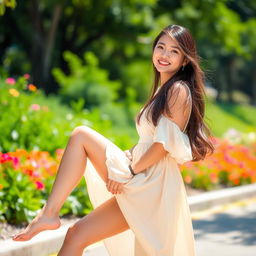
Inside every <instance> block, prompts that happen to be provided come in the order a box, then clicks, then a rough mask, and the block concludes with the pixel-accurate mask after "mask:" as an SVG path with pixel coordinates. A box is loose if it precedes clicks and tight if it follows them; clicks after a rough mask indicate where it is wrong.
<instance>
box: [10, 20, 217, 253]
mask: <svg viewBox="0 0 256 256" xmlns="http://www.w3.org/2000/svg"><path fill="white" fill-rule="evenodd" d="M152 62H153V69H154V73H155V81H154V86H153V88H152V93H151V96H150V98H149V99H148V101H147V103H146V104H145V106H144V107H143V108H142V109H141V111H140V113H139V114H138V115H137V118H136V129H137V131H138V134H139V136H140V138H139V141H138V144H136V145H135V146H134V147H133V148H132V149H131V150H130V152H131V155H132V157H131V155H129V154H128V152H127V151H125V152H123V151H122V150H121V149H120V148H119V147H117V146H116V145H115V144H114V143H112V142H111V141H110V140H108V139H107V138H105V137H104V136H102V135H101V134H99V133H97V132H96V131H94V130H92V129H91V128H89V127H85V126H80V127H77V128H75V130H74V131H73V132H72V134H71V137H70V139H69V141H68V144H67V147H66V149H65V152H64V155H63V158H62V160H61V163H60V166H59V170H58V173H57V176H56V180H55V183H54V185H53V188H52V191H51V194H50V196H49V198H48V200H47V203H46V204H45V206H44V207H43V209H42V210H41V212H40V213H39V214H38V216H37V217H36V218H35V219H34V220H33V221H32V222H31V223H30V224H29V225H28V227H27V228H26V229H25V231H24V232H22V233H20V234H18V235H16V236H14V237H13V240H15V241H25V240H29V239H31V238H32V237H33V236H35V235H36V234H37V233H39V232H41V231H43V230H46V229H57V228H58V227H59V226H60V220H59V217H58V213H59V211H60V209H61V207H62V205H63V203H64V201H65V200H66V198H67V196H68V195H69V194H70V193H71V191H72V190H73V189H74V187H75V186H76V185H77V183H78V182H79V181H80V179H81V177H82V176H83V175H84V176H85V179H86V183H87V188H88V193H89V196H90V200H91V201H92V204H93V206H94V208H95V209H94V210H93V211H92V212H91V213H90V214H88V215H87V216H85V217H84V218H82V219H81V220H79V221H78V222H77V223H75V224H74V225H73V226H71V227H70V228H69V229H68V231H67V234H66V237H65V240H64V242H63V245H62V247H61V249H60V251H59V254H58V255H61V256H64V255H68V256H70V255H73V256H78V255H82V253H83V250H84V249H85V248H86V247H88V246H89V245H91V244H93V243H95V242H98V241H101V240H104V243H105V246H106V247H107V249H108V251H109V254H110V255H111V256H120V255H122V256H131V255H134V256H156V255H157V256H181V255H182V256H194V255H195V244H194V234H193V227H192V220H191V216H190V210H189V206H188V202H187V197H186V190H185V186H184V183H183V180H182V176H181V173H180V170H179V166H178V164H182V163H185V162H186V161H191V160H193V161H198V160H200V159H204V158H205V156H206V155H207V154H210V153H212V152H213V150H214V148H213V145H212V143H211V141H210V139H209V138H210V130H209V128H208V127H207V126H206V124H205V123H204V120H203V118H204V112H205V103H204V81H203V80H204V76H203V72H202V70H201V69H200V66H199V57H198V55H197V51H196V46H195V42H194V40H193V38H192V36H191V34H190V33H189V31H188V30H187V29H186V28H184V27H182V26H178V25H170V26H167V27H166V28H164V29H163V30H162V31H161V32H160V34H159V35H158V36H157V37H156V39H155V41H154V43H153V55H152ZM113 195H114V196H113Z"/></svg>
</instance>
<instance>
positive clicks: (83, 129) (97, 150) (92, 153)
mask: <svg viewBox="0 0 256 256" xmlns="http://www.w3.org/2000/svg"><path fill="white" fill-rule="evenodd" d="M72 137H76V138H77V139H78V140H79V142H81V143H82V144H83V146H84V149H85V151H86V154H87V156H88V158H89V159H90V161H91V163H92V164H93V166H94V168H95V169H96V171H97V172H98V174H99V175H100V177H101V178H102V179H103V181H104V182H107V180H108V171H107V166H106V163H105V161H106V145H107V144H108V143H112V142H111V141H110V140H109V139H107V138H106V137H104V136H103V135H102V134H100V133H98V132H97V131H95V130H94V129H92V128H90V127H88V126H78V127H76V128H75V129H74V131H73V132H72Z"/></svg>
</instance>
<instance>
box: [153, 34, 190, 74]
mask: <svg viewBox="0 0 256 256" xmlns="http://www.w3.org/2000/svg"><path fill="white" fill-rule="evenodd" d="M184 57H185V56H184V54H183V53H182V51H181V50H180V47H179V46H178V44H177V43H176V42H175V41H174V40H173V39H172V38H171V37H170V36H168V35H166V34H164V35H163V36H161V37H160V38H159V40H158V42H157V44H156V46H155V48H154V51H153V56H152V61H153V64H154V66H155V68H156V69H157V71H158V72H160V73H161V75H164V76H166V75H168V76H169V77H171V76H173V75H174V74H175V73H176V72H177V71H178V70H179V69H180V68H181V66H182V65H185V58H184Z"/></svg>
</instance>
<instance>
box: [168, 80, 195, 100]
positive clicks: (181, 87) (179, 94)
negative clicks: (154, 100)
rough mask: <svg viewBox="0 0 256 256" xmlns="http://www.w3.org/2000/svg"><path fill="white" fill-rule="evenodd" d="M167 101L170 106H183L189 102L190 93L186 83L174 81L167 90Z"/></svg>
mask: <svg viewBox="0 0 256 256" xmlns="http://www.w3.org/2000/svg"><path fill="white" fill-rule="evenodd" d="M167 101H168V103H170V104H172V105H173V104H174V103H176V104H179V105H180V104H181V105H183V103H188V102H189V101H191V92H190V88H189V86H188V85H187V83H186V82H184V81H182V80H179V81H176V82H175V83H174V84H173V85H172V86H171V87H170V89H169V90H168V95H167Z"/></svg>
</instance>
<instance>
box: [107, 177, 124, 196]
mask: <svg viewBox="0 0 256 256" xmlns="http://www.w3.org/2000/svg"><path fill="white" fill-rule="evenodd" d="M106 186H107V189H108V191H109V192H111V193H112V194H121V193H122V192H123V183H120V182H117V181H114V180H111V179H108V181H107V183H106Z"/></svg>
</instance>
